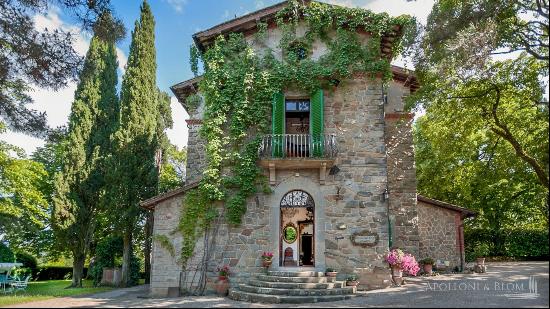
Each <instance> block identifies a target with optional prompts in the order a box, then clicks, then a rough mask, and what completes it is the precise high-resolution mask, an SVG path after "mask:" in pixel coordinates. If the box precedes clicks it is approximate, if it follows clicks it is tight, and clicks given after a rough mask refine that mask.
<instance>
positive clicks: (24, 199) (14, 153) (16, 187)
mask: <svg viewBox="0 0 550 309" xmlns="http://www.w3.org/2000/svg"><path fill="white" fill-rule="evenodd" d="M4 131H5V127H4V125H3V123H2V122H0V134H1V133H3V132H4ZM46 179H47V173H46V171H45V170H44V167H43V165H42V164H40V163H38V162H34V161H32V160H29V159H27V158H25V153H24V151H23V150H22V149H20V148H18V147H15V146H12V145H9V144H7V143H6V142H3V141H0V235H5V237H6V239H7V240H8V241H10V246H12V247H14V245H15V246H17V244H18V243H20V242H19V240H20V239H22V238H24V237H23V235H25V234H29V233H30V234H34V233H36V232H38V231H39V230H41V229H42V228H44V227H45V221H46V220H47V211H48V204H47V201H46V198H45V196H44V194H43V192H42V191H41V188H42V187H43V185H44V183H45V181H46Z"/></svg>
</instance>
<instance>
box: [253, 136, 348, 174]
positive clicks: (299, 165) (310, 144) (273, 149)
mask: <svg viewBox="0 0 550 309" xmlns="http://www.w3.org/2000/svg"><path fill="white" fill-rule="evenodd" d="M258 153H259V157H260V166H262V167H265V168H268V169H269V181H270V183H271V184H275V181H276V178H275V171H276V170H277V169H317V168H318V169H319V180H320V183H321V184H324V182H325V178H326V169H327V168H331V167H332V165H333V164H334V160H335V159H336V156H337V155H338V145H337V143H336V136H335V135H334V134H322V135H319V136H314V135H311V134H270V135H265V136H264V137H263V138H262V142H261V144H260V148H259V149H258Z"/></svg>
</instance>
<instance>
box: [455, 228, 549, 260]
mask: <svg viewBox="0 0 550 309" xmlns="http://www.w3.org/2000/svg"><path fill="white" fill-rule="evenodd" d="M464 242H465V245H466V248H465V251H466V261H468V262H471V261H473V260H475V258H476V257H478V256H485V257H487V256H502V257H508V258H519V259H523V260H531V259H543V260H547V259H548V258H549V246H548V230H546V229H519V228H517V229H510V230H504V231H499V232H491V231H488V230H480V229H475V230H466V231H465V233H464Z"/></svg>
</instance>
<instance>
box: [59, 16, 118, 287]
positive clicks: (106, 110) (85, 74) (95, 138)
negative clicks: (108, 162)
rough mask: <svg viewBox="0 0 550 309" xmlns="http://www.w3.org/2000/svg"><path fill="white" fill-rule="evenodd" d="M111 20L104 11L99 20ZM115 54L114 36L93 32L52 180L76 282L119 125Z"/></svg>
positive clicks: (63, 242) (62, 237)
mask: <svg viewBox="0 0 550 309" xmlns="http://www.w3.org/2000/svg"><path fill="white" fill-rule="evenodd" d="M110 20H111V16H110V14H108V13H106V14H104V15H103V16H102V19H101V20H100V21H99V22H100V23H101V22H107V21H110ZM116 85H117V59H116V49H115V44H114V40H113V41H110V42H108V41H105V40H103V39H101V38H99V37H98V36H97V35H94V37H93V38H92V40H91V42H90V47H89V49H88V52H87V54H86V58H85V61H84V67H83V69H82V72H81V73H80V80H79V84H78V86H77V89H76V91H75V98H74V101H73V104H72V107H71V114H70V116H69V130H68V135H67V137H66V140H65V143H66V147H64V153H63V167H62V170H61V171H60V172H59V173H58V174H57V175H56V177H55V181H54V197H53V211H52V227H53V230H54V234H55V236H56V239H57V241H58V243H59V244H61V245H62V246H65V247H66V248H67V249H69V250H70V251H71V253H72V255H73V280H72V285H71V286H73V287H81V286H82V276H83V270H84V262H85V260H86V255H87V251H88V248H89V245H90V242H91V240H92V236H93V232H94V223H95V215H96V214H97V212H98V208H99V204H100V200H101V197H102V195H103V192H104V188H105V179H104V176H103V175H104V173H105V165H104V157H105V156H106V155H107V154H108V153H109V152H110V148H111V147H110V136H111V135H112V134H113V132H114V130H115V129H116V128H117V122H118V113H119V102H118V97H117V95H116Z"/></svg>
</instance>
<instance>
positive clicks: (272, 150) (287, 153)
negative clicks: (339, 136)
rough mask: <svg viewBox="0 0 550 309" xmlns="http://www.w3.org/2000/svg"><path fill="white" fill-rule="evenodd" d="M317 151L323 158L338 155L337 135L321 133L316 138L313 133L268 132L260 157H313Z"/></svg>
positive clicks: (264, 137) (263, 141) (262, 142)
mask: <svg viewBox="0 0 550 309" xmlns="http://www.w3.org/2000/svg"><path fill="white" fill-rule="evenodd" d="M315 153H318V154H319V156H320V157H322V158H334V157H336V156H337V155H338V143H337V141H336V135H335V134H321V135H320V136H319V137H317V140H315V139H314V138H313V135H311V134H268V135H265V136H263V137H262V140H261V143H260V145H259V148H258V154H259V156H260V158H271V157H274V156H277V157H282V158H285V157H288V158H308V157H309V158H313V157H314V154H315Z"/></svg>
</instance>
